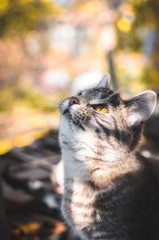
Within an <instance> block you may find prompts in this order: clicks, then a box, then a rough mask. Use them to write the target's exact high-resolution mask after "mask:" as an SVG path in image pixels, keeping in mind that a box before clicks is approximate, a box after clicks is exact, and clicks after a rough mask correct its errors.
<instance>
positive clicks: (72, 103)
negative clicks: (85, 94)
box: [69, 97, 79, 106]
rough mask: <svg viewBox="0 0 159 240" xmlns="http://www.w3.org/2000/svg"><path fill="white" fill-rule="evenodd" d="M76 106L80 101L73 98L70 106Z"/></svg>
mask: <svg viewBox="0 0 159 240" xmlns="http://www.w3.org/2000/svg"><path fill="white" fill-rule="evenodd" d="M74 104H79V100H78V99H77V98H76V97H71V98H70V102H69V106H72V105H74Z"/></svg>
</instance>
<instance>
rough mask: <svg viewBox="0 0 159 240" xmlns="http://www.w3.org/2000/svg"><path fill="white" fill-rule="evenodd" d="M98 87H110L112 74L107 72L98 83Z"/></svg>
mask: <svg viewBox="0 0 159 240" xmlns="http://www.w3.org/2000/svg"><path fill="white" fill-rule="evenodd" d="M97 87H103V88H109V87H110V74H109V73H105V74H104V75H103V77H102V79H101V80H100V82H99V83H98V84H97Z"/></svg>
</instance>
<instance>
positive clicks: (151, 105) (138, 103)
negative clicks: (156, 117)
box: [127, 91, 157, 127]
mask: <svg viewBox="0 0 159 240" xmlns="http://www.w3.org/2000/svg"><path fill="white" fill-rule="evenodd" d="M156 99H157V96H156V93H155V92H153V91H145V92H142V93H140V94H138V95H137V96H136V97H134V98H132V99H130V100H129V101H128V102H127V107H128V124H129V126H131V127H133V126H134V127H136V126H138V125H140V124H142V123H143V122H145V121H146V120H147V119H148V118H149V117H150V116H151V114H152V113H153V111H154V109H155V106H156Z"/></svg>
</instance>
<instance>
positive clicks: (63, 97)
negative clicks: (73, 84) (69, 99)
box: [57, 82, 66, 100]
mask: <svg viewBox="0 0 159 240" xmlns="http://www.w3.org/2000/svg"><path fill="white" fill-rule="evenodd" d="M57 86H58V88H59V92H60V96H61V99H62V100H64V99H66V98H65V96H64V95H63V94H62V91H61V88H60V85H59V84H58V82H57Z"/></svg>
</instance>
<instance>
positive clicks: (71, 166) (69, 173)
mask: <svg viewBox="0 0 159 240" xmlns="http://www.w3.org/2000/svg"><path fill="white" fill-rule="evenodd" d="M63 158H64V168H65V171H64V172H65V179H72V180H73V181H76V180H77V181H81V182H88V181H91V182H93V183H94V185H96V186H97V187H99V188H102V187H106V186H109V187H110V186H111V183H112V184H113V182H114V180H115V179H116V178H118V177H122V176H124V175H125V174H129V173H136V172H138V171H141V170H142V168H143V164H142V161H140V159H139V158H138V157H136V153H129V154H127V155H126V156H125V158H121V156H120V159H116V161H111V162H110V161H109V162H107V161H100V160H99V159H93V158H92V159H91V158H89V159H87V160H85V161H80V160H78V159H76V158H74V157H73V155H72V156H70V155H64V156H63ZM117 160H118V161H117Z"/></svg>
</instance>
